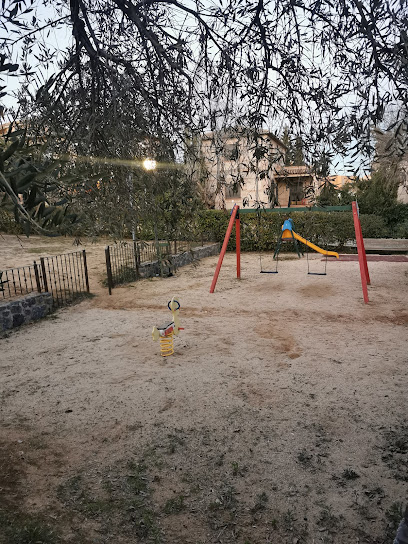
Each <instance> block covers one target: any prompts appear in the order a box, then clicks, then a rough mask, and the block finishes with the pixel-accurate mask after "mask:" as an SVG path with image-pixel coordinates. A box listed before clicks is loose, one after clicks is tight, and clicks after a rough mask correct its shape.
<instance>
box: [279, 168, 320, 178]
mask: <svg viewBox="0 0 408 544" xmlns="http://www.w3.org/2000/svg"><path fill="white" fill-rule="evenodd" d="M299 176H307V177H310V176H312V171H311V169H310V168H309V167H308V166H281V165H276V166H275V177H277V178H280V177H282V178H291V177H299Z"/></svg>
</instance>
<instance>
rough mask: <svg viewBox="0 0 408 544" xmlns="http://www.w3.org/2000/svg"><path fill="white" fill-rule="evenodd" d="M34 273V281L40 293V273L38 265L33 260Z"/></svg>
mask: <svg viewBox="0 0 408 544" xmlns="http://www.w3.org/2000/svg"><path fill="white" fill-rule="evenodd" d="M34 275H35V283H36V284H37V291H38V292H39V293H41V282H40V274H39V273H38V265H37V263H36V262H35V261H34Z"/></svg>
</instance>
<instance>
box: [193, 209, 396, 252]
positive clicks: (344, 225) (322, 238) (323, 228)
mask: <svg viewBox="0 0 408 544" xmlns="http://www.w3.org/2000/svg"><path fill="white" fill-rule="evenodd" d="M287 217H288V215H287V214H284V213H279V212H274V213H263V212H261V213H260V214H257V213H256V212H254V213H253V214H252V213H250V214H249V213H248V214H247V213H245V214H241V249H242V250H243V251H259V250H260V251H271V250H273V249H274V248H275V246H276V242H277V240H278V238H279V236H280V234H281V229H282V225H283V222H284V221H285V219H286V218H287ZM290 217H291V218H292V220H293V222H294V230H295V232H297V233H298V234H299V235H300V236H303V237H304V238H306V239H307V240H310V241H311V242H313V243H315V244H317V245H320V246H325V245H332V246H337V247H343V246H344V245H345V244H346V243H347V242H349V241H352V240H354V239H355V233H354V222H353V215H352V212H313V213H311V212H292V213H291V214H290ZM229 218H230V213H229V212H226V211H222V210H206V211H203V212H201V213H200V214H198V216H197V218H196V221H195V224H194V225H190V228H189V229H188V232H189V233H190V234H191V233H194V238H195V239H196V240H200V239H202V240H203V241H217V242H222V241H223V240H224V237H225V233H226V230H227V226H228V222H229ZM360 219H361V227H362V231H363V236H364V237H365V238H387V237H389V236H390V235H391V233H390V230H389V228H388V227H387V226H386V224H385V221H384V219H383V218H382V217H380V216H378V215H361V216H360ZM234 247H235V229H234V230H233V233H232V235H231V239H230V242H229V245H228V249H233V248H234ZM288 249H291V248H290V247H288Z"/></svg>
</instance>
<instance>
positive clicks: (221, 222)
mask: <svg viewBox="0 0 408 544" xmlns="http://www.w3.org/2000/svg"><path fill="white" fill-rule="evenodd" d="M287 217H288V215H287V214H284V213H280V212H274V213H265V212H261V213H260V214H258V213H256V212H254V213H245V214H241V248H242V250H243V251H271V250H273V249H274V248H275V245H276V242H277V240H278V238H279V236H280V233H281V228H282V224H283V222H284V220H285V219H286V218H287ZM290 217H291V218H292V219H293V222H294V225H295V227H294V230H295V232H297V233H298V234H299V235H300V236H303V237H304V238H306V239H307V240H310V241H311V242H313V243H315V244H317V245H320V246H322V247H325V246H326V245H331V246H337V247H342V246H344V245H345V244H346V243H347V242H349V241H352V240H354V236H355V234H354V223H353V216H352V212H313V213H312V212H292V213H291V214H290ZM229 219H230V212H229V211H225V210H201V211H199V212H197V214H196V215H195V217H194V218H193V219H189V220H185V221H180V224H179V229H178V232H177V233H172V235H170V234H169V232H168V231H167V229H166V225H165V224H164V222H163V223H162V224H159V225H158V236H159V238H160V239H162V240H168V239H174V238H176V239H178V240H189V241H196V242H221V243H222V242H223V240H224V237H225V233H226V230H227V227H228V222H229ZM360 219H361V227H362V231H363V236H364V237H365V238H390V237H395V238H408V220H406V221H403V222H401V223H399V224H398V225H397V226H396V227H394V228H391V227H390V226H387V224H386V222H385V220H384V218H383V217H380V216H379V215H373V214H370V215H368V214H361V215H360ZM140 227H141V228H140V229H139V231H138V237H139V238H140V239H145V240H150V239H153V238H154V228H153V224H150V223H148V222H146V224H144V225H140ZM77 231H78V232H77ZM80 231H81V226H80V224H78V225H77V226H76V232H77V234H78V233H79V234H78V235H83V234H86V233H81V232H80ZM0 232H5V233H9V234H21V233H22V229H21V227H20V225H18V224H16V222H15V220H14V215H13V214H11V213H10V212H8V211H6V210H1V209H0ZM105 234H107V235H108V234H109V233H105ZM124 235H126V232H124ZM127 236H130V232H129V233H127ZM234 247H235V229H234V230H233V233H232V236H231V239H230V242H229V245H228V249H233V248H234ZM284 248H286V249H287V250H292V249H293V248H292V247H291V246H290V245H289V244H288V245H287V246H284ZM284 248H283V249H284Z"/></svg>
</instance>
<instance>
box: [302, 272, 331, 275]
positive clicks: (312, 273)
mask: <svg viewBox="0 0 408 544" xmlns="http://www.w3.org/2000/svg"><path fill="white" fill-rule="evenodd" d="M307 275H308V276H327V273H326V272H308V273H307Z"/></svg>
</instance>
